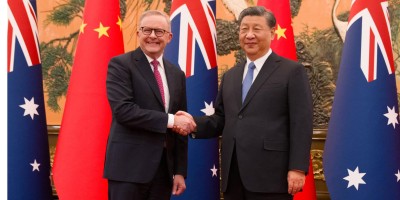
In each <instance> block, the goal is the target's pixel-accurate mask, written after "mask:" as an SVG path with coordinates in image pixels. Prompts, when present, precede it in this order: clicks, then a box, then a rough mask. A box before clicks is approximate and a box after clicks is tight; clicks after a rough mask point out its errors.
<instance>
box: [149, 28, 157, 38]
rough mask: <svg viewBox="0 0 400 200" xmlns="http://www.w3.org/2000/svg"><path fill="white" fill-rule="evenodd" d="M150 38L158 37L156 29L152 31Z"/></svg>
mask: <svg viewBox="0 0 400 200" xmlns="http://www.w3.org/2000/svg"><path fill="white" fill-rule="evenodd" d="M150 37H157V36H156V31H155V30H154V29H153V30H151V33H150Z"/></svg>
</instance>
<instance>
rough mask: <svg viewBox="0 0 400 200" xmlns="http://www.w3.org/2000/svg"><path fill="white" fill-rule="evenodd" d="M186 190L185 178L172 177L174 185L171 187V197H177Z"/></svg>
mask: <svg viewBox="0 0 400 200" xmlns="http://www.w3.org/2000/svg"><path fill="white" fill-rule="evenodd" d="M185 190H186V184H185V178H183V176H182V175H178V174H177V175H175V176H174V185H173V186H172V195H176V196H179V195H181V194H182V193H183V192H184V191H185Z"/></svg>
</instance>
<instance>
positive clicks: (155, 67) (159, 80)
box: [151, 60, 165, 106]
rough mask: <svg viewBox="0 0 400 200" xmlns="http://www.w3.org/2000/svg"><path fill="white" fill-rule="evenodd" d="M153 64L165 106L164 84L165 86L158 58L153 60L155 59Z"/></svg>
mask: <svg viewBox="0 0 400 200" xmlns="http://www.w3.org/2000/svg"><path fill="white" fill-rule="evenodd" d="M151 64H152V65H153V67H154V77H155V78H156V81H157V85H158V89H159V90H160V93H161V98H162V101H163V104H164V106H165V97H164V86H163V82H162V79H161V75H160V72H159V71H158V64H159V62H158V61H157V60H153V61H151Z"/></svg>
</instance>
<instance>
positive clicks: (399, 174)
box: [394, 170, 400, 182]
mask: <svg viewBox="0 0 400 200" xmlns="http://www.w3.org/2000/svg"><path fill="white" fill-rule="evenodd" d="M394 175H395V176H396V177H397V182H399V181H400V170H397V174H394Z"/></svg>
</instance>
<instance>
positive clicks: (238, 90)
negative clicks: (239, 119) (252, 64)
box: [232, 61, 246, 108]
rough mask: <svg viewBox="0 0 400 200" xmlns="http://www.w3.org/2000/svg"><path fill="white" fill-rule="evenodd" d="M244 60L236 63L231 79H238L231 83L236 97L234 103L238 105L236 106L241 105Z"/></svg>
mask: <svg viewBox="0 0 400 200" xmlns="http://www.w3.org/2000/svg"><path fill="white" fill-rule="evenodd" d="M245 64H246V62H245V61H244V62H241V63H239V64H238V70H237V71H236V73H235V74H234V76H235V77H233V79H232V80H238V81H234V82H233V84H234V86H233V89H234V95H235V96H234V99H236V104H237V105H238V108H240V107H242V81H243V73H244V66H245Z"/></svg>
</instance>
